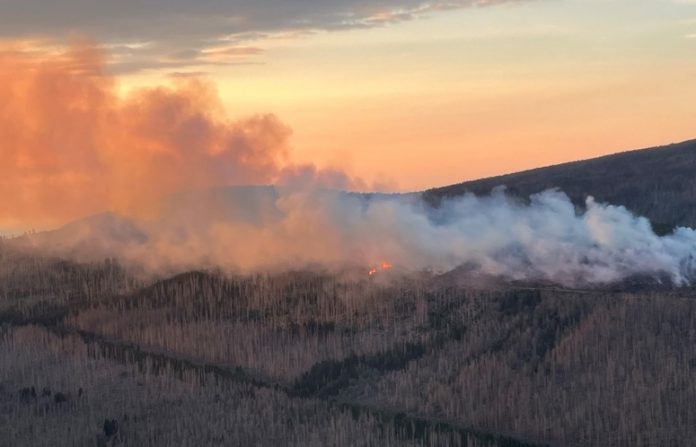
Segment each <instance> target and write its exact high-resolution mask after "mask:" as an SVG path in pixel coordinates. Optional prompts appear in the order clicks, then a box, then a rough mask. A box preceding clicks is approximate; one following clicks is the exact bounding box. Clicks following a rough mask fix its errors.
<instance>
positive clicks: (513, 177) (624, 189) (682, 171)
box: [423, 140, 696, 231]
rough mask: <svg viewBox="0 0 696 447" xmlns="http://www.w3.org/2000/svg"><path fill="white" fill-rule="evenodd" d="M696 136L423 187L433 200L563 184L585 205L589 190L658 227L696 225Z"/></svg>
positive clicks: (527, 191) (528, 191) (522, 192)
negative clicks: (503, 173)
mask: <svg viewBox="0 0 696 447" xmlns="http://www.w3.org/2000/svg"><path fill="white" fill-rule="evenodd" d="M694 174H696V140H691V141H685V142H682V143H677V144H672V145H669V146H662V147H656V148H650V149H641V150H635V151H629V152H622V153H618V154H614V155H608V156H604V157H599V158H594V159H591V160H583V161H577V162H572V163H565V164H560V165H555V166H549V167H544V168H538V169H532V170H529V171H523V172H518V173H513V174H507V175H502V176H498V177H491V178H485V179H481V180H474V181H468V182H464V183H460V184H457V185H451V186H445V187H441V188H434V189H431V190H428V191H426V192H424V193H423V194H424V197H425V198H426V199H427V200H428V201H429V202H430V203H432V204H438V203H439V202H440V201H441V200H442V199H443V198H446V197H455V196H458V195H462V194H464V193H466V192H472V193H474V194H477V195H483V194H487V193H488V192H490V191H491V190H492V189H493V188H495V187H496V186H501V185H505V186H506V187H507V191H508V192H509V193H510V194H513V195H515V196H520V197H528V196H529V195H530V194H534V193H537V192H540V191H543V190H545V189H549V188H559V189H561V190H563V191H564V192H565V193H566V194H568V196H569V197H570V198H571V200H572V201H573V202H574V203H576V204H578V205H582V204H583V203H584V201H585V198H586V197H587V196H588V195H591V196H593V197H595V199H597V200H598V201H600V202H608V203H611V204H615V205H624V206H626V207H627V208H628V209H629V210H631V211H633V212H634V213H636V214H639V215H643V216H646V217H648V218H649V219H650V220H651V221H652V222H653V226H654V227H655V229H656V230H657V231H664V230H669V229H672V228H673V227H674V226H676V225H683V226H690V227H696V200H695V198H696V176H695V175H694Z"/></svg>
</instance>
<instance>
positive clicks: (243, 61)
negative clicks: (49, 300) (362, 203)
mask: <svg viewBox="0 0 696 447" xmlns="http://www.w3.org/2000/svg"><path fill="white" fill-rule="evenodd" d="M71 2H72V0H70V1H68V2H66V5H67V4H68V3H71ZM12 3H13V2H9V3H8V5H12ZM185 3H186V2H182V5H183V4H185ZM203 3H205V4H206V5H207V3H208V2H203ZM203 3H201V5H203ZM309 3H311V2H309ZM309 3H307V5H309ZM396 3H399V4H401V5H402V6H401V9H389V8H388V7H386V6H384V4H383V3H381V2H379V1H375V2H374V4H372V3H371V2H369V1H365V2H353V1H350V0H346V1H338V0H336V1H335V2H326V3H322V4H321V5H322V8H323V9H322V14H323V15H317V16H316V17H319V18H318V19H316V22H311V21H302V20H300V19H301V18H302V17H305V16H307V17H310V16H311V17H315V16H314V15H311V11H309V10H304V9H298V10H292V11H290V12H288V14H289V13H292V14H295V15H296V16H297V17H296V18H295V19H297V20H295V19H293V20H295V21H294V22H292V24H291V25H289V24H287V23H284V22H282V21H281V20H280V18H279V17H280V16H279V17H274V16H272V10H268V11H265V10H264V11H261V12H259V11H257V10H256V9H254V7H253V6H249V5H252V3H248V4H245V3H244V2H241V3H240V5H242V10H243V12H245V13H247V14H248V17H247V18H246V19H242V18H238V19H236V21H232V22H230V21H228V22H225V23H230V24H232V25H230V26H233V25H234V26H237V25H238V26H240V27H241V28H240V29H239V30H237V31H231V30H230V31H229V33H228V34H225V32H224V31H225V30H224V28H221V29H222V31H216V32H217V33H218V35H216V36H215V38H214V39H213V38H212V37H211V36H209V35H203V34H201V33H202V31H201V30H202V29H204V28H205V27H204V28H201V29H198V28H196V26H197V25H195V24H196V23H199V22H200V23H205V20H198V19H197V17H198V16H196V14H198V12H197V10H196V8H197V7H196V5H195V4H194V3H193V2H192V3H191V4H190V9H187V10H185V11H184V12H185V13H186V14H189V15H191V20H190V24H191V26H190V27H189V26H188V23H186V24H185V25H186V26H184V25H181V24H179V25H178V26H179V28H180V29H181V33H182V35H183V36H184V37H183V38H178V37H176V36H174V34H175V33H170V32H169V31H170V30H171V27H172V26H173V25H172V24H169V23H166V22H163V23H162V24H160V25H162V26H161V27H158V26H155V25H157V24H155V25H153V26H152V27H150V28H146V27H144V26H141V27H135V25H133V26H134V27H135V28H133V29H128V30H127V31H123V33H125V34H123V35H121V34H119V28H118V26H116V25H114V26H115V28H114V29H112V28H109V26H110V25H109V22H104V23H102V22H101V21H100V20H97V19H96V18H95V17H97V18H98V17H100V16H99V15H96V16H92V15H89V14H85V16H84V17H82V16H80V17H77V15H79V14H77V12H75V13H74V14H75V15H76V17H75V18H72V17H69V16H68V15H67V13H66V17H67V18H66V19H65V20H66V22H65V23H62V22H55V20H58V19H55V20H54V18H53V17H54V16H55V14H54V15H46V16H45V17H44V16H41V17H39V18H34V17H33V16H31V15H29V16H27V15H26V14H23V13H22V10H21V5H22V3H21V2H17V3H16V5H15V6H16V8H15V9H8V10H7V11H3V9H2V8H5V7H7V6H0V17H5V19H0V25H5V26H3V32H2V34H0V41H4V42H5V44H3V46H4V47H5V48H6V50H4V51H3V53H2V54H3V56H2V60H0V79H2V80H3V85H2V86H0V93H1V94H2V97H3V98H11V100H9V101H5V102H4V104H3V105H2V106H1V107H0V120H2V123H0V134H2V141H0V154H1V155H2V158H1V159H0V174H2V176H3V178H2V179H0V192H2V193H3V194H7V195H6V197H9V196H12V197H13V199H12V200H5V202H4V203H3V204H2V205H0V228H22V227H26V226H27V225H38V226H40V225H43V224H47V222H50V223H56V222H59V221H64V220H67V219H70V218H73V217H77V216H81V215H84V214H87V213H89V212H93V211H97V209H98V208H99V207H102V206H103V207H107V208H119V207H120V208H123V207H126V208H132V207H133V206H134V205H133V203H134V202H139V200H140V199H139V196H140V195H145V196H146V197H150V198H149V200H155V197H157V196H160V195H162V194H168V193H172V192H175V191H177V190H180V189H185V188H188V187H202V186H216V185H218V184H240V183H245V182H251V183H254V182H256V183H268V182H276V181H290V182H295V181H301V182H305V181H309V182H316V183H320V184H324V185H326V184H328V185H331V186H338V187H349V188H357V189H373V188H378V189H391V190H400V191H405V190H416V189H422V188H427V187H432V186H439V185H445V184H450V183H456V182H460V181H462V180H466V179H472V178H477V177H484V176H490V175H495V174H500V173H505V172H511V171H516V170H521V169H526V168H531V167H536V166H541V165H548V164H553V163H559V162H563V161H569V160H576V159H582V158H588V157H592V156H597V155H602V154H606V153H611V152H616V151H620V150H625V149H635V148H640V147H648V146H653V145H659V144H666V143H670V142H675V141H680V140H685V139H690V138H696V102H695V101H693V100H692V98H694V97H696V82H695V81H696V3H695V2H691V1H685V0H648V1H645V2H639V3H637V2H635V1H632V0H615V1H611V2H608V1H603V0H559V1H541V0H528V1H521V2H517V1H508V2H505V1H503V2H500V3H502V4H499V5H493V6H486V7H469V6H471V4H472V2H470V1H466V0H462V1H461V2H454V3H453V4H455V3H456V4H461V7H457V8H452V9H447V10H438V9H439V8H432V7H423V6H422V5H421V6H419V2H415V1H410V0H399V2H396ZM75 4H76V5H77V3H75ZM212 4H214V3H211V5H212ZM134 5H135V4H134ZM134 5H130V3H129V4H128V7H125V6H124V8H125V10H127V9H128V8H131V9H132V11H130V13H132V14H133V17H137V15H138V14H139V11H138V10H137V6H134ZM303 5H304V4H303ZM317 5H319V4H318V3H317ZM187 7H188V6H187ZM211 8H212V7H211ZM244 8H251V9H248V10H247V9H244ZM331 8H334V9H331ZM350 8H355V9H350ZM198 9H201V10H203V9H205V8H203V7H202V6H201V7H198ZM76 11H77V10H76ZM211 11H212V12H211V14H212V13H216V14H217V13H218V12H217V11H213V10H212V9H211ZM269 11H270V12H269ZM346 11H351V12H350V14H348V13H347V12H346ZM126 12H128V11H126ZM174 12H176V11H174ZM174 12H172V14H174ZM13 14H14V16H13ZM201 14H202V13H201ZM269 14H271V15H270V16H269ZM279 14H280V13H279ZM346 14H348V15H346ZM163 16H166V15H163ZM402 16H403V17H402ZM60 17H62V16H60ZM133 17H125V18H122V17H120V16H119V17H116V16H114V18H113V19H114V23H116V24H117V25H118V23H120V22H118V21H119V20H121V19H123V20H124V21H123V24H133V23H136V22H134V19H133ZM143 17H145V19H147V15H146V14H144V13H143ZM172 17H177V18H178V19H177V20H179V19H180V18H181V17H188V16H187V15H185V14H184V15H182V13H181V11H180V12H177V14H176V15H172ZM201 17H204V16H201ZM211 17H212V16H211ZM293 17H294V16H293ZM336 17H339V18H341V19H340V20H338V19H336ZM345 17H353V19H351V20H353V21H350V22H346V21H345ZM78 19H79V20H78ZM194 19H195V20H194ZM3 20H5V21H6V22H7V23H4V22H3ZM22 20H25V21H26V23H25V22H23V21H22ZM255 20H256V21H257V22H258V23H256V22H254V21H255ZM337 20H338V21H337ZM354 22H355V23H354ZM303 23H309V24H308V25H298V24H303ZM15 24H17V25H16V26H15ZM164 25H166V26H164ZM124 26H125V25H124ZM221 26H222V25H221ZM224 26H227V25H224ZM255 27H256V28H255ZM189 28H190V29H189ZM208 28H210V27H208ZM257 28H258V30H257ZM124 29H125V28H124ZM146 29H148V32H147V33H145V31H143V33H141V34H142V35H141V34H139V32H140V31H141V30H146ZM215 29H217V28H215ZM25 30H26V32H25ZM75 33H77V34H78V35H88V36H90V38H91V39H93V41H94V42H98V45H99V46H100V47H101V49H100V50H99V51H97V52H96V53H94V54H92V53H90V52H88V54H87V56H84V55H82V56H80V57H79V58H78V59H76V60H79V61H81V62H80V64H83V63H84V61H85V59H84V57H87V58H88V59H89V63H87V65H86V66H87V67H88V68H89V70H96V71H98V72H99V74H98V76H96V77H95V73H92V72H89V70H87V71H88V72H89V73H87V75H85V76H83V75H81V74H80V73H77V72H76V67H75V66H74V60H72V62H70V58H69V57H68V59H66V56H65V54H64V51H65V48H66V45H65V42H66V37H67V36H71V35H75ZM168 33H169V34H168ZM186 33H188V34H186ZM10 42H12V44H10ZM192 42H195V45H194V44H193V43H192ZM210 42H213V43H212V44H211V43H210ZM189 47H190V48H189ZM86 48H91V45H88V46H87V47H86ZM7 49H11V51H7ZM18 49H19V50H21V51H17V50H18ZM90 51H92V50H90ZM95 58H96V59H95ZM102 58H104V60H105V65H102V62H100V60H101V59H102ZM37 61H40V63H39V64H38V65H37ZM66 61H67V62H66ZM80 64H78V65H80ZM77 68H84V66H83V67H77ZM23 70H24V71H23ZM77 71H79V70H77ZM19 73H23V75H21V76H20V75H19ZM83 74H84V73H83ZM196 79H200V80H199V81H197V80H196ZM76 92H77V93H76ZM76 97H77V98H80V99H79V100H77V99H74V98H76ZM271 114H272V117H271ZM177 119H178V120H179V121H177ZM172 120H174V121H172ZM192 122H193V124H191V123H192ZM240 135H241V136H240ZM174 137H176V138H177V139H175V138H174ZM240 138H241V139H240ZM244 138H246V139H247V140H245V141H244V142H242V140H243V139H244ZM245 151H251V153H252V154H253V156H252V155H248V154H246V152H245ZM245 154H246V155H245ZM191 164H193V165H195V166H197V168H196V169H194V170H190V169H189V166H191ZM225 167H226V168H227V171H224V170H223V171H221V168H225ZM133 176H135V177H136V180H135V181H133V180H131V179H132V177H133ZM298 179H299V180H298ZM307 179H309V180H307ZM143 191H145V192H143ZM134 197H136V198H137V200H136V199H135V198H134ZM139 206H140V205H139Z"/></svg>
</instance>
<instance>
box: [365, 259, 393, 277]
mask: <svg viewBox="0 0 696 447" xmlns="http://www.w3.org/2000/svg"><path fill="white" fill-rule="evenodd" d="M391 268H392V265H391V263H389V262H387V261H382V262H380V264H379V266H378V267H372V268H371V269H370V270H369V271H368V272H367V274H368V275H369V276H374V275H376V274H377V273H378V272H380V271H382V270H389V269H391Z"/></svg>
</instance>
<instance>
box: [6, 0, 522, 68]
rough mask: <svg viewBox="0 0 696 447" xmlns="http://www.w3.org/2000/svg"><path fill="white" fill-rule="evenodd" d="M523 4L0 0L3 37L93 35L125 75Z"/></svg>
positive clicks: (463, 0)
mask: <svg viewBox="0 0 696 447" xmlns="http://www.w3.org/2000/svg"><path fill="white" fill-rule="evenodd" d="M522 1H525V0H452V1H444V2H443V1H435V2H423V1H422V0H394V1H384V0H291V1H288V0H259V1H249V0H244V1H241V0H230V1H219V0H198V1H192V0H146V1H141V0H122V1H118V2H116V1H109V0H96V1H94V0H63V1H61V2H49V3H47V2H45V1H43V0H5V1H3V2H0V38H1V37H3V36H4V37H5V38H15V39H16V38H20V37H21V38H36V37H42V38H48V39H60V38H63V37H64V36H65V35H68V34H70V33H75V32H77V33H80V34H86V35H90V36H94V37H95V38H96V39H98V40H100V41H103V42H107V43H109V44H110V45H112V46H114V47H116V48H115V50H117V51H115V55H116V61H115V62H114V65H115V67H116V70H117V71H120V72H123V71H133V70H138V69H143V68H148V67H161V66H164V67H182V66H187V65H188V66H191V65H206V64H215V63H226V62H231V63H234V62H237V59H239V56H240V55H241V53H244V48H247V47H248V42H249V41H250V40H252V41H255V40H259V39H260V38H268V37H270V36H274V35H277V34H283V35H285V36H288V35H290V34H293V35H300V34H303V33H307V32H313V31H316V30H337V29H347V28H364V27H375V26H383V25H385V24H388V23H395V22H400V21H404V20H411V19H413V18H415V17H420V16H423V15H426V14H428V13H431V12H434V11H442V10H448V9H460V8H466V7H485V6H492V5H498V4H502V3H518V2H522ZM221 43H226V45H227V47H228V48H229V49H230V50H231V51H229V52H227V54H226V55H227V56H228V59H225V58H222V59H223V60H215V61H210V60H205V59H200V58H199V55H200V54H201V53H205V51H204V50H210V49H213V51H215V49H216V48H218V49H221V48H220V44H221ZM223 53H224V52H223ZM223 53H218V56H220V57H222V56H223ZM167 55H168V56H169V58H167V57H166V56H167ZM177 55H178V56H179V57H178V58H176V57H172V56H177ZM250 55H252V54H245V56H250ZM253 55H258V53H257V52H254V53H253ZM121 58H123V60H121ZM229 58H231V60H230V59H229ZM172 59H177V60H176V61H172Z"/></svg>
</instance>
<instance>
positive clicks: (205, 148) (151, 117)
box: [0, 42, 362, 227]
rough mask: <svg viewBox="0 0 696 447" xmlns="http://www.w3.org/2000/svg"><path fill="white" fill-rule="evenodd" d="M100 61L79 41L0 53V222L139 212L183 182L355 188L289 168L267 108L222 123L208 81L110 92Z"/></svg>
mask: <svg viewBox="0 0 696 447" xmlns="http://www.w3.org/2000/svg"><path fill="white" fill-rule="evenodd" d="M104 59H105V55H104V54H103V53H102V52H101V51H99V50H98V49H96V48H95V46H94V45H92V44H90V43H89V42H77V43H75V44H73V46H72V47H71V48H70V49H69V50H68V51H66V52H63V53H60V52H58V53H56V54H53V55H52V56H51V57H49V58H46V57H44V56H43V55H41V54H33V53H31V52H27V51H24V49H23V48H21V47H20V48H18V49H13V48H10V47H6V48H4V49H2V50H0V97H1V98H2V104H0V154H2V157H0V196H1V197H2V200H1V201H0V225H2V226H6V227H15V226H20V225H23V224H32V225H46V224H56V223H61V222H64V221H66V220H68V219H74V218H76V217H80V216H84V215H88V214H91V213H95V212H99V211H104V210H120V211H127V212H142V211H143V210H151V209H152V207H153V206H154V204H156V203H157V202H158V201H160V200H161V199H162V198H163V197H166V196H168V195H171V194H174V193H177V192H180V191H185V190H191V189H205V188H211V187H220V186H229V185H240V184H267V183H275V182H279V181H280V182H283V181H287V182H291V181H294V180H293V179H296V181H299V180H297V179H299V178H303V179H304V180H303V181H304V182H305V183H312V184H322V183H323V182H325V181H326V182H329V184H330V185H331V186H338V183H337V182H339V181H340V186H341V187H345V188H350V187H353V186H356V185H362V183H361V182H359V181H356V180H351V179H350V178H349V177H348V176H347V175H345V174H343V173H341V172H340V171H338V170H336V171H333V170H331V171H326V172H325V171H322V170H320V169H317V168H316V167H314V166H310V165H307V166H295V165H292V164H290V163H289V162H288V154H289V149H288V139H289V137H290V135H291V131H290V129H289V128H288V127H287V126H285V125H284V124H283V123H282V122H281V121H280V120H279V119H278V118H277V117H275V116H274V115H271V114H267V115H258V116H252V117H249V118H246V119H242V120H231V119H229V118H228V116H227V115H226V113H225V110H224V108H223V106H222V105H221V102H220V100H219V98H218V96H217V93H216V90H215V87H214V85H213V84H211V83H209V82H206V81H202V80H200V79H198V78H196V77H191V76H184V77H178V78H174V79H173V80H172V85H171V86H160V87H153V88H141V89H138V90H135V91H133V92H131V93H129V94H128V95H127V96H124V97H122V96H119V95H118V94H117V90H118V89H117V87H118V83H117V79H116V78H115V77H113V76H111V75H110V74H108V73H106V71H105V67H104Z"/></svg>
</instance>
